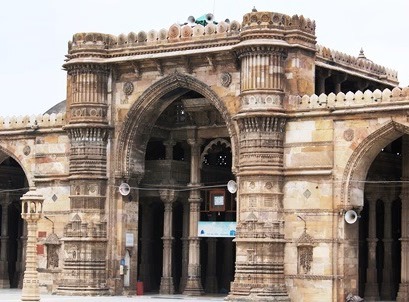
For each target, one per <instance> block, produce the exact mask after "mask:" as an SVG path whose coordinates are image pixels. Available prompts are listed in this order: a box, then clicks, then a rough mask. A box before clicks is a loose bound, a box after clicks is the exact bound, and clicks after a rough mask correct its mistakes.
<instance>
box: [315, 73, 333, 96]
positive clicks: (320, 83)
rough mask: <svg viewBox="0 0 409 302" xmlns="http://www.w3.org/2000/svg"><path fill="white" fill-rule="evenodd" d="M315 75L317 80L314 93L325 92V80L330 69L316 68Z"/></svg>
mask: <svg viewBox="0 0 409 302" xmlns="http://www.w3.org/2000/svg"><path fill="white" fill-rule="evenodd" d="M315 76H316V81H317V87H316V91H317V92H316V94H317V95H320V94H321V93H325V80H326V79H327V78H329V77H330V76H331V70H328V69H318V70H317V71H316V73H315Z"/></svg>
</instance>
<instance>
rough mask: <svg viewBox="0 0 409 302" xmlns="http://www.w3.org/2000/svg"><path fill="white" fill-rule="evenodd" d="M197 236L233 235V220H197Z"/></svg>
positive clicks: (234, 226)
mask: <svg viewBox="0 0 409 302" xmlns="http://www.w3.org/2000/svg"><path fill="white" fill-rule="evenodd" d="M198 236H199V237H235V236H236V222H235V221H199V223H198Z"/></svg>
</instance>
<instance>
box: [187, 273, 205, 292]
mask: <svg viewBox="0 0 409 302" xmlns="http://www.w3.org/2000/svg"><path fill="white" fill-rule="evenodd" d="M203 293H204V292H203V287H202V282H201V280H200V278H192V277H190V278H188V279H187V282H186V287H185V291H184V292H183V294H184V295H189V296H200V295H203Z"/></svg>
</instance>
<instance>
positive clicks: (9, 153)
mask: <svg viewBox="0 0 409 302" xmlns="http://www.w3.org/2000/svg"><path fill="white" fill-rule="evenodd" d="M2 143H4V141H0V159H1V158H2V154H5V155H6V156H7V157H12V158H13V159H14V160H15V161H16V162H17V163H18V164H19V166H20V168H21V170H23V172H24V176H25V178H26V179H27V182H28V185H29V187H34V186H35V183H34V180H33V179H32V178H31V177H29V175H30V174H29V173H27V170H26V168H25V167H24V165H23V163H22V162H21V161H20V159H19V158H18V157H17V156H16V155H15V154H14V153H13V152H12V151H10V150H8V149H7V148H5V147H4V146H2V145H1V144H2ZM7 157H6V158H7ZM4 159H5V158H4ZM4 159H3V160H4ZM3 160H1V161H0V164H1V163H2V162H3Z"/></svg>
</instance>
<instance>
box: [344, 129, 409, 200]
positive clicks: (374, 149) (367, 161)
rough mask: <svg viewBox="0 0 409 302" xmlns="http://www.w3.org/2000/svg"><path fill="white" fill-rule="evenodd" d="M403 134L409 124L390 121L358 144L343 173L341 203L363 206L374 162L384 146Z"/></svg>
mask: <svg viewBox="0 0 409 302" xmlns="http://www.w3.org/2000/svg"><path fill="white" fill-rule="evenodd" d="M403 134H409V125H405V124H401V123H398V122H396V121H389V122H387V123H386V124H385V125H383V126H381V127H380V128H378V129H377V130H375V131H373V132H372V133H370V134H369V135H368V136H366V137H365V138H364V139H363V140H362V141H361V142H360V143H359V144H358V146H357V147H356V148H355V150H354V151H353V153H352V155H351V156H350V157H349V160H348V162H347V163H346V166H345V169H344V173H343V175H342V181H341V204H343V205H344V206H346V207H348V206H351V207H362V206H363V202H364V187H365V180H366V176H367V173H368V170H369V168H370V166H371V164H372V162H373V161H374V159H375V157H376V156H377V155H378V154H379V152H380V150H381V149H382V148H384V147H385V146H387V145H388V144H389V143H391V142H392V141H394V140H395V139H397V138H398V137H400V136H402V135H403Z"/></svg>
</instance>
